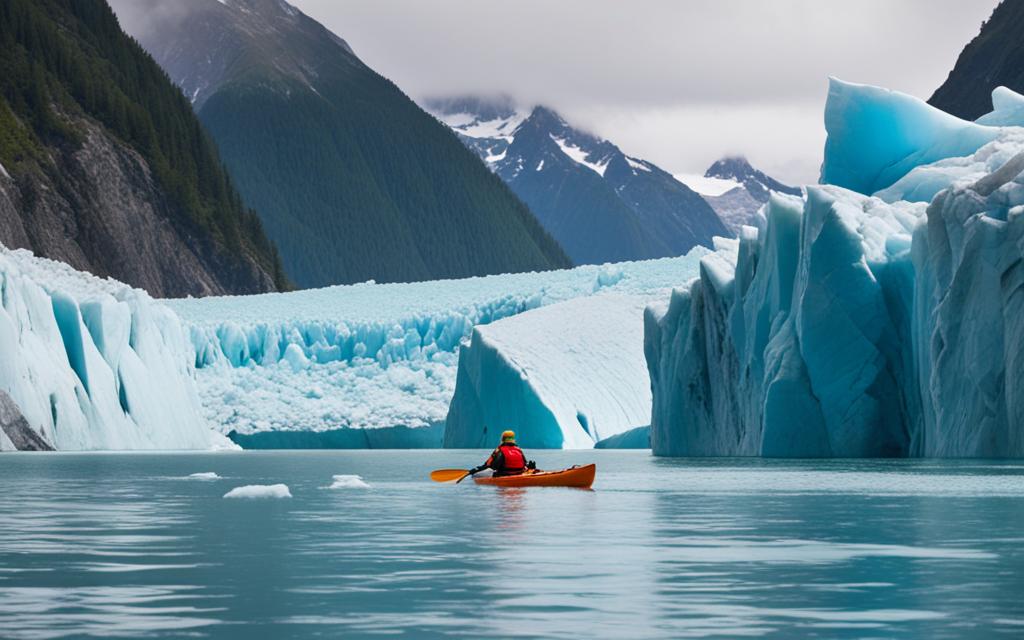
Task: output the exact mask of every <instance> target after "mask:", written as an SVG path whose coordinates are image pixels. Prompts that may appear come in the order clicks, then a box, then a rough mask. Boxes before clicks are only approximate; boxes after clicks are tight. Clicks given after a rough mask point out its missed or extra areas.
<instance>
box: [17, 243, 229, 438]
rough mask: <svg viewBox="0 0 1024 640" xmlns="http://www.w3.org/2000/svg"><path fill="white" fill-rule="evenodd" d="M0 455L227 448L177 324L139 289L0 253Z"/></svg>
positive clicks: (27, 257)
mask: <svg viewBox="0 0 1024 640" xmlns="http://www.w3.org/2000/svg"><path fill="white" fill-rule="evenodd" d="M0 301H2V305H0V354H3V357H2V359H0V427H2V428H0V450H3V449H7V450H9V449H37V450H38V449H67V450H95V449H104V450H113V449H211V448H220V447H231V446H232V445H231V444H230V442H228V441H227V440H226V439H225V438H224V437H223V436H222V435H220V434H218V433H216V432H215V431H213V430H211V429H210V428H209V426H208V424H207V422H206V420H205V418H204V417H203V414H202V410H201V408H200V404H199V396H198V394H197V392H196V388H195V385H194V380H193V375H192V371H191V369H190V366H189V361H188V360H187V358H186V357H185V356H186V354H188V353H190V351H191V348H190V344H189V341H188V335H187V333H186V332H185V330H184V328H183V327H182V325H181V323H180V322H179V320H178V317H177V316H176V315H175V314H174V313H173V312H172V311H171V310H170V309H168V308H167V307H165V306H163V305H162V304H160V303H158V302H156V301H154V300H153V299H152V298H150V297H149V295H148V294H146V293H145V292H143V291H140V290H137V289H132V288H131V287H128V286H127V285H124V284H121V283H119V282H116V281H114V280H103V279H100V278H96V277H94V276H91V275H89V274H85V273H82V272H79V271H75V270H74V269H72V268H71V267H69V266H67V265H65V264H62V263H59V262H54V261H51V260H46V259H42V258H37V257H34V256H33V255H32V254H31V253H30V252H27V251H24V250H18V251H11V250H8V249H6V248H4V247H2V246H0Z"/></svg>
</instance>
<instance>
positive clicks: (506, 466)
mask: <svg viewBox="0 0 1024 640" xmlns="http://www.w3.org/2000/svg"><path fill="white" fill-rule="evenodd" d="M536 468H537V464H536V463H535V462H533V461H532V460H527V459H526V454H525V453H523V450H522V449H520V448H519V445H517V444H516V432H515V431H505V432H503V433H502V434H501V444H500V445H498V448H497V449H495V450H494V451H493V452H492V453H491V456H490V457H489V458H487V462H485V463H483V464H482V465H480V466H479V467H477V468H475V469H471V470H470V472H469V473H470V475H472V474H474V473H479V472H481V471H483V470H484V469H494V475H495V476H518V475H520V474H522V473H526V470H527V469H536Z"/></svg>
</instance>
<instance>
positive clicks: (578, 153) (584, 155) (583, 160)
mask: <svg viewBox="0 0 1024 640" xmlns="http://www.w3.org/2000/svg"><path fill="white" fill-rule="evenodd" d="M549 135H550V136H551V139H552V140H554V142H555V144H557V145H558V148H559V149H561V150H562V153H564V154H565V155H567V156H569V158H571V159H572V161H573V162H575V163H576V164H580V165H583V166H584V167H586V168H588V169H590V170H591V171H593V172H594V173H596V174H597V175H599V176H601V177H602V178H603V177H604V172H605V170H606V169H607V168H608V160H607V159H604V161H603V162H601V161H598V162H593V161H591V160H590V155H591V154H590V153H588V152H586V151H584V150H583V149H581V148H580V147H577V146H576V145H574V144H572V143H571V142H568V141H567V140H566V139H565V138H559V137H557V136H555V135H554V134H549Z"/></svg>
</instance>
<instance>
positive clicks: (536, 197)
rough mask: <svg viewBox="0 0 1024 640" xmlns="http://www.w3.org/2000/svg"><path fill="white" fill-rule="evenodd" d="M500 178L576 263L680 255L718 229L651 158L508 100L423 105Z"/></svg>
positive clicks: (695, 198)
mask: <svg viewBox="0 0 1024 640" xmlns="http://www.w3.org/2000/svg"><path fill="white" fill-rule="evenodd" d="M424 105H425V106H426V108H427V109H428V111H430V112H432V113H434V114H435V115H436V116H437V117H438V118H439V119H440V120H442V121H444V122H445V123H446V124H448V126H450V127H451V128H452V129H453V130H454V131H456V132H457V133H458V134H459V137H460V139H461V140H462V141H463V142H464V143H465V144H466V145H467V146H468V147H469V148H471V149H473V150H474V151H476V153H477V155H479V156H480V158H482V159H483V160H484V162H485V163H486V164H487V165H488V166H489V167H490V168H491V170H492V171H494V173H495V174H497V175H498V176H500V177H501V179H502V180H504V181H505V183H506V184H508V186H509V187H511V188H512V190H513V191H514V192H515V193H516V194H517V195H518V196H519V197H520V198H522V200H523V202H525V203H526V204H527V205H529V206H530V209H531V210H533V212H534V213H535V214H537V217H538V219H539V220H540V221H541V223H542V224H543V225H544V226H545V228H547V230H548V231H550V232H551V234H552V235H553V236H554V237H555V238H556V239H557V240H558V241H559V242H560V243H561V245H562V246H563V247H565V250H566V251H567V252H568V253H569V256H570V257H571V258H572V259H573V261H575V262H577V263H602V262H609V261H621V260H642V259H648V258H659V257H664V256H674V255H680V254H683V253H686V252H687V251H689V250H690V249H691V248H693V247H694V246H696V245H705V246H710V245H711V238H712V237H713V236H716V235H725V234H727V230H726V228H725V227H724V226H723V224H722V222H721V220H719V219H718V216H717V215H716V214H715V212H714V210H713V209H712V208H711V207H710V206H709V205H708V203H707V202H705V201H704V199H703V198H701V197H700V196H699V195H698V194H697V193H695V192H694V191H693V190H691V189H690V188H689V187H687V186H686V185H684V184H682V183H680V182H679V181H678V180H676V179H675V178H673V177H672V175H671V174H669V173H668V172H666V171H663V170H662V169H660V168H659V167H657V166H656V165H654V164H653V163H650V162H647V161H645V160H641V159H639V158H634V157H631V156H628V155H626V154H625V153H623V152H622V150H620V149H619V148H618V147H617V146H615V145H614V144H613V143H611V142H609V141H608V140H604V139H601V138H599V137H597V136H594V135H592V134H590V133H587V132H585V131H583V130H581V129H577V128H574V127H572V126H571V125H569V124H568V123H567V122H566V121H565V120H564V119H563V118H562V117H561V116H559V115H558V114H557V113H556V112H555V111H553V110H551V109H549V108H546V107H542V106H538V107H534V108H532V109H521V108H518V107H517V106H516V105H515V104H514V103H513V102H511V101H510V100H508V99H498V100H485V99H481V98H476V97H471V98H454V99H434V100H426V101H424Z"/></svg>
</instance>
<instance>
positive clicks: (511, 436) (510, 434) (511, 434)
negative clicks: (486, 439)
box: [501, 429, 516, 443]
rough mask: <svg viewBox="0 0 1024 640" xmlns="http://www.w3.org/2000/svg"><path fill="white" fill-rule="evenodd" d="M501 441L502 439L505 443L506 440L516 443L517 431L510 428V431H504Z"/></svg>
mask: <svg viewBox="0 0 1024 640" xmlns="http://www.w3.org/2000/svg"><path fill="white" fill-rule="evenodd" d="M501 441H502V443H505V442H512V443H515V441H516V432H515V431H512V430H511V429H510V430H508V431H503V432H502V434H501Z"/></svg>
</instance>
